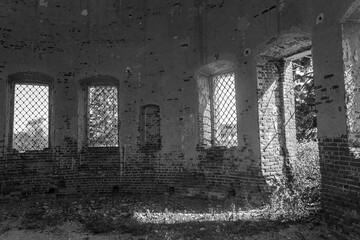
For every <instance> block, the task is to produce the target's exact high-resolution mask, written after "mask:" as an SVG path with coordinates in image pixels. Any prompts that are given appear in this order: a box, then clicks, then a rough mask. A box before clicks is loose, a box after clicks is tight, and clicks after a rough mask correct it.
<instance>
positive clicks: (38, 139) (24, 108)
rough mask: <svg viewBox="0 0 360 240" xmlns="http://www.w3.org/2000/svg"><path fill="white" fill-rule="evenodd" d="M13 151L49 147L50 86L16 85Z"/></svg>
mask: <svg viewBox="0 0 360 240" xmlns="http://www.w3.org/2000/svg"><path fill="white" fill-rule="evenodd" d="M13 114H14V115H13V136H12V140H13V141H12V145H13V149H16V150H18V151H19V152H24V151H28V150H42V149H44V148H47V147H49V86H48V85H35V84H15V87H14V113H13Z"/></svg>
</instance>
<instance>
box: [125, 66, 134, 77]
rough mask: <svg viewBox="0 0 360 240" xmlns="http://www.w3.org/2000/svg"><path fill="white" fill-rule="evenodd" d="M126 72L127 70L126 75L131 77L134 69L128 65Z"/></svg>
mask: <svg viewBox="0 0 360 240" xmlns="http://www.w3.org/2000/svg"><path fill="white" fill-rule="evenodd" d="M125 72H126V77H128V78H129V77H131V76H132V70H131V68H130V67H129V66H127V67H126V69H125Z"/></svg>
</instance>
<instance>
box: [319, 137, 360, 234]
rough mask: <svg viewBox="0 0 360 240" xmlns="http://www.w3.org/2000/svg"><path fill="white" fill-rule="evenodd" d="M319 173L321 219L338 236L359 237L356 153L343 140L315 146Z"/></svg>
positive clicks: (359, 175) (359, 186) (359, 177)
mask: <svg viewBox="0 0 360 240" xmlns="http://www.w3.org/2000/svg"><path fill="white" fill-rule="evenodd" d="M319 150H320V167H321V168H320V169H321V173H322V207H323V210H324V212H325V218H326V219H327V221H328V222H329V223H330V224H331V225H332V227H333V228H334V229H335V230H336V232H337V233H338V234H340V235H342V236H346V237H347V238H348V239H357V238H358V237H359V233H360V232H359V226H360V212H359V211H358V209H359V208H360V201H359V199H360V184H359V183H360V164H359V155H358V154H359V149H358V148H353V147H351V146H349V140H348V138H347V137H346V136H343V137H339V138H325V139H321V140H320V142H319Z"/></svg>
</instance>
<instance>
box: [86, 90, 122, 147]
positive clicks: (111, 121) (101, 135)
mask: <svg viewBox="0 0 360 240" xmlns="http://www.w3.org/2000/svg"><path fill="white" fill-rule="evenodd" d="M117 92H118V91H117V88H116V87H113V86H90V87H89V92H88V94H89V95H88V146H89V147H116V146H118V93H117Z"/></svg>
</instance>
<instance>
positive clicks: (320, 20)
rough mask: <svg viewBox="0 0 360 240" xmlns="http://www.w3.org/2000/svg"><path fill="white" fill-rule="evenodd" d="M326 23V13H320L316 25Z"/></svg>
mask: <svg viewBox="0 0 360 240" xmlns="http://www.w3.org/2000/svg"><path fill="white" fill-rule="evenodd" d="M323 21H324V13H320V14H319V16H317V18H316V24H320V23H322V22H323Z"/></svg>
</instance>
